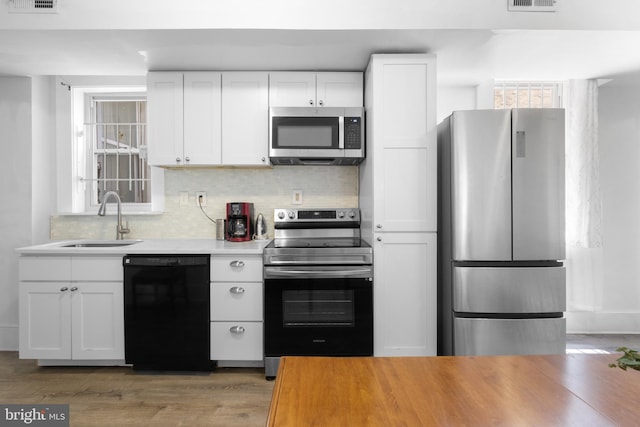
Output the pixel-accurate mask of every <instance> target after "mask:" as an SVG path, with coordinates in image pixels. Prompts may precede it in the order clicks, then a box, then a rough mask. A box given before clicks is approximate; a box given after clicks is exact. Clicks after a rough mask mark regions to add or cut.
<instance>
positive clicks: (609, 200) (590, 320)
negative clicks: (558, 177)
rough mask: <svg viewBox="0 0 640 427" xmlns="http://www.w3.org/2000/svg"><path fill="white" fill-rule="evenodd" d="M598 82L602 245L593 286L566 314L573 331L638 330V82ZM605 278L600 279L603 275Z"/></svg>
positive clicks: (593, 269)
mask: <svg viewBox="0 0 640 427" xmlns="http://www.w3.org/2000/svg"><path fill="white" fill-rule="evenodd" d="M635 80H636V82H634V81H633V79H630V80H628V81H626V82H622V83H620V82H616V81H614V82H612V83H610V84H606V85H603V86H600V88H599V94H598V104H599V108H598V110H599V114H598V120H599V145H600V146H599V151H600V179H601V188H602V215H603V224H602V231H603V244H602V248H601V249H584V250H583V251H591V252H593V256H592V259H593V261H594V263H592V264H593V265H592V266H585V267H587V268H589V270H587V271H589V272H591V274H595V275H597V276H598V279H599V280H596V282H595V283H596V284H595V288H594V289H590V290H589V292H588V293H587V294H586V295H585V296H584V298H583V299H582V300H580V301H576V306H575V307H574V308H575V309H580V308H582V311H576V312H572V313H569V314H568V323H567V328H568V330H570V331H574V332H602V333H605V332H633V333H640V167H639V164H640V84H638V82H637V80H638V79H637V78H636V79H635ZM600 277H601V279H600Z"/></svg>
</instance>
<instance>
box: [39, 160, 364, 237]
mask: <svg viewBox="0 0 640 427" xmlns="http://www.w3.org/2000/svg"><path fill="white" fill-rule="evenodd" d="M164 176H165V184H164V185H165V209H164V212H163V213H162V214H153V215H151V214H150V215H124V219H125V220H126V221H128V222H129V229H130V230H131V232H130V234H129V235H128V236H126V238H128V239H180V238H215V224H214V223H213V222H211V221H210V220H209V219H208V218H207V217H206V216H205V215H204V214H203V213H202V211H201V210H200V208H199V207H198V206H196V202H195V193H196V192H199V191H204V192H206V193H207V206H206V207H205V208H204V210H205V212H206V213H207V215H208V216H210V217H211V218H214V219H216V218H224V217H225V207H226V203H227V202H251V203H253V204H254V212H255V215H256V216H257V215H258V213H262V214H263V215H264V217H265V220H266V222H267V231H268V234H269V237H273V210H274V209H275V208H282V207H300V208H317V207H354V206H358V167H357V166H277V167H273V168H211V169H205V168H202V169H188V168H185V169H167V170H165V174H164ZM295 190H301V191H302V202H303V203H302V205H296V206H294V205H293V204H292V199H293V192H294V191H295ZM185 191H186V192H188V193H189V203H188V206H180V192H185ZM112 211H114V210H113V209H110V210H109V212H112ZM115 223H116V220H115V218H114V216H113V215H107V216H105V217H98V216H97V215H56V216H53V217H52V218H51V239H52V240H61V239H114V238H115Z"/></svg>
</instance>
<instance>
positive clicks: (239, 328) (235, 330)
mask: <svg viewBox="0 0 640 427" xmlns="http://www.w3.org/2000/svg"><path fill="white" fill-rule="evenodd" d="M229 332H231V333H232V334H244V326H232V327H231V328H229Z"/></svg>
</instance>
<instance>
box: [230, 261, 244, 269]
mask: <svg viewBox="0 0 640 427" xmlns="http://www.w3.org/2000/svg"><path fill="white" fill-rule="evenodd" d="M229 265H230V266H231V267H237V268H242V267H244V261H238V260H236V261H231V262H230V263H229Z"/></svg>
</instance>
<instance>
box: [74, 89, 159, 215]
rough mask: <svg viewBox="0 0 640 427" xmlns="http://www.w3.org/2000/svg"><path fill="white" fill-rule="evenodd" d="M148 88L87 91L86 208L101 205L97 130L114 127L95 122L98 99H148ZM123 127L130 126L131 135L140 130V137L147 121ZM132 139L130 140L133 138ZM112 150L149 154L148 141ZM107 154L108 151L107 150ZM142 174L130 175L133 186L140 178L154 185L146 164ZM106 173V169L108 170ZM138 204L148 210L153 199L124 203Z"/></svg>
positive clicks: (125, 204) (136, 205)
mask: <svg viewBox="0 0 640 427" xmlns="http://www.w3.org/2000/svg"><path fill="white" fill-rule="evenodd" d="M146 98H147V97H146V92H125V93H120V92H117V93H115V92H108V93H105V92H85V124H84V129H83V132H82V137H83V140H84V148H85V150H86V153H85V155H86V158H85V165H84V170H85V171H86V172H85V175H84V177H83V181H84V182H85V185H84V187H85V189H86V190H85V191H86V194H85V208H86V210H94V209H97V208H98V207H99V204H98V203H97V197H98V191H97V190H98V186H99V185H100V184H99V182H98V179H97V176H95V173H96V164H95V161H96V159H95V157H94V156H95V153H94V149H95V148H96V147H94V144H97V141H95V140H94V139H95V136H96V132H97V127H98V126H104V127H105V128H106V127H110V126H109V125H103V124H98V123H94V121H95V118H96V110H95V108H94V107H95V103H96V102H100V101H143V100H144V101H146ZM120 127H122V128H128V129H127V130H128V131H129V132H128V134H129V135H130V136H131V135H132V134H133V133H137V134H138V137H140V135H141V134H143V133H145V132H146V123H139V122H138V123H128V124H121V125H120ZM129 142H130V141H129ZM110 151H112V154H115V155H117V156H118V157H120V156H127V155H135V154H137V155H140V156H141V157H145V158H146V145H145V146H140V147H139V148H132V147H129V149H126V150H122V149H118V150H114V149H111V150H110ZM103 154H106V150H105V152H104V153H103ZM78 160H79V161H81V159H80V158H79V159H78ZM105 161H106V156H105ZM141 172H142V174H141V176H140V178H139V179H133V178H132V177H130V179H128V180H127V181H128V183H129V187H130V188H131V186H132V185H133V181H139V183H140V184H141V185H142V186H143V187H144V185H149V188H150V189H152V185H151V177H150V176H146V175H145V172H146V168H143V170H142V171H141ZM105 173H106V171H105ZM103 178H104V181H112V180H113V178H106V176H104V177H103ZM104 181H103V184H104ZM146 182H148V184H146ZM152 197H153V195H152V194H149V199H150V200H151V199H152ZM127 205H129V206H134V205H135V207H136V208H137V209H138V210H141V211H147V210H150V208H151V201H150V202H149V203H130V202H129V203H127V202H123V206H127Z"/></svg>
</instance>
